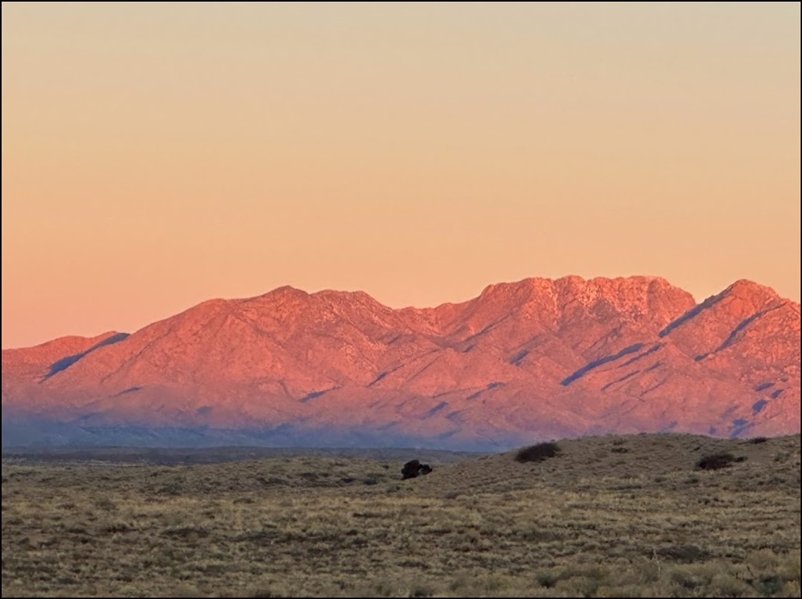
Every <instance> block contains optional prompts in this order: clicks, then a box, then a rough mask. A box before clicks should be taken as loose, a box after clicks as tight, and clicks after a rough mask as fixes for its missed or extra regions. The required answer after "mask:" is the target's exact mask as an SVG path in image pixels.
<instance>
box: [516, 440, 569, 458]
mask: <svg viewBox="0 0 802 599" xmlns="http://www.w3.org/2000/svg"><path fill="white" fill-rule="evenodd" d="M559 453H560V448H559V447H557V444H556V443H554V442H553V441H548V442H546V443H538V444H537V445H530V446H529V447H524V448H523V449H520V450H518V453H517V454H516V455H515V461H516V462H521V463H523V462H542V461H543V460H545V459H546V458H553V457H555V456H557V455H558V454H559Z"/></svg>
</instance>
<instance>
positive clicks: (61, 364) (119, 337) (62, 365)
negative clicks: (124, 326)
mask: <svg viewBox="0 0 802 599" xmlns="http://www.w3.org/2000/svg"><path fill="white" fill-rule="evenodd" d="M129 336H130V335H129V333H117V334H116V335H112V336H111V337H107V338H106V339H104V340H103V341H99V342H98V343H95V344H94V345H93V346H92V347H90V348H89V349H87V350H86V351H82V352H81V353H79V354H73V355H71V356H65V357H63V358H61V359H59V360H56V361H55V362H53V363H52V364H51V365H50V370H49V371H48V373H47V374H46V375H45V376H43V377H42V380H41V381H39V382H40V383H41V382H42V381H46V380H47V379H49V378H50V377H51V376H53V375H54V374H58V373H59V372H61V371H63V370H67V368H69V367H70V366H72V365H73V364H75V363H76V362H77V361H78V360H80V359H81V358H83V357H84V356H86V355H87V354H91V353H92V352H93V351H95V350H96V349H100V348H101V347H105V346H107V345H112V344H113V343H119V342H120V341H125V340H126V339H127V338H128V337H129Z"/></svg>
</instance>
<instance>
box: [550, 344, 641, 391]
mask: <svg viewBox="0 0 802 599" xmlns="http://www.w3.org/2000/svg"><path fill="white" fill-rule="evenodd" d="M644 345H646V344H645V343H634V344H632V345H630V346H628V347H625V348H624V349H622V350H621V351H619V352H617V353H615V354H613V355H611V356H603V357H601V358H599V359H598V360H593V361H592V362H588V363H587V364H585V365H584V366H583V367H582V368H580V369H579V370H577V371H576V372H575V373H573V374H570V375H568V376H567V377H565V378H564V379H563V380H562V381H561V382H560V384H561V385H562V386H563V387H567V386H568V385H570V384H571V383H573V382H574V381H575V380H576V379H578V378H581V377H583V376H585V375H586V374H587V373H588V372H590V371H591V370H593V369H594V368H597V367H599V366H601V365H602V364H607V362H613V361H615V360H617V359H618V358H620V357H622V356H626V355H627V354H631V353H634V352H636V351H639V350H640V349H641V348H642V347H643V346H644Z"/></svg>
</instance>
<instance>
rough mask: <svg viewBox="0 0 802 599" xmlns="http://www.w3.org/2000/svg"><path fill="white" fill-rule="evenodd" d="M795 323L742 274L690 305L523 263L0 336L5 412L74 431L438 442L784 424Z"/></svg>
mask: <svg viewBox="0 0 802 599" xmlns="http://www.w3.org/2000/svg"><path fill="white" fill-rule="evenodd" d="M799 322H800V317H799V306H798V304H795V303H794V302H789V301H788V300H784V299H782V298H780V297H779V296H778V295H777V294H776V293H775V292H774V291H773V290H771V289H769V288H767V287H764V286H762V285H758V284H756V283H753V282H750V281H743V280H742V281H736V282H735V283H733V284H732V285H730V286H729V287H727V288H726V289H725V290H723V291H722V292H721V293H719V294H717V295H715V296H711V297H710V298H707V299H706V300H705V301H704V302H701V303H698V304H697V303H696V302H695V301H694V299H693V297H692V296H691V295H690V294H689V293H687V292H686V291H684V290H682V289H680V288H677V287H674V286H672V285H671V284H670V283H669V282H668V281H666V280H665V279H663V278H661V277H646V276H632V277H617V278H604V277H597V278H592V279H584V278H582V277H577V276H570V277H563V278H560V279H556V280H553V279H545V278H538V277H533V278H527V279H523V280H521V281H517V282H511V283H497V284H493V285H488V286H487V287H485V288H484V289H483V290H482V291H481V293H480V294H479V295H478V296H476V297H474V298H472V299H470V300H468V301H465V302H461V303H456V304H449V303H446V304H441V305H439V306H436V307H431V308H403V309H392V308H390V307H388V306H385V305H383V304H381V303H380V302H378V301H376V300H375V299H374V298H372V297H371V296H370V295H368V294H367V293H365V292H362V291H335V290H330V289H326V290H321V291H316V292H314V293H307V292H306V291H303V290H300V289H295V288H293V287H290V286H283V287H279V288H277V289H274V290H272V291H269V292H267V293H265V294H263V295H259V296H256V297H251V298H245V299H230V300H223V299H215V300H209V301H206V302H202V303H200V304H198V305H196V306H194V307H192V308H189V309H188V310H185V311H183V312H181V313H180V314H177V315H175V316H172V317H169V318H166V319H163V320H161V321H158V322H154V323H152V324H150V325H148V326H146V327H143V328H142V329H140V330H138V331H136V332H134V333H133V334H131V335H126V334H121V333H115V332H109V333H106V334H104V335H100V336H98V337H94V338H91V339H87V338H80V337H67V338H62V339H57V340H53V341H51V342H48V343H45V344H42V345H39V346H36V347H32V348H23V349H13V350H4V351H3V378H2V387H3V418H4V423H5V422H6V421H7V420H8V419H9V418H39V419H42V418H44V419H48V420H51V421H56V422H61V423H70V424H69V426H70V427H73V429H70V430H72V431H73V432H72V433H70V434H76V435H79V436H80V434H83V433H81V432H80V431H86V430H89V429H91V430H93V431H96V430H112V428H113V427H126V426H128V427H131V426H137V427H145V428H147V429H148V430H150V429H154V430H155V429H157V428H160V427H162V428H163V427H173V428H175V427H183V428H189V429H193V430H196V429H197V430H209V429H214V430H258V431H274V433H270V434H274V435H278V434H279V433H278V432H275V431H288V430H291V431H294V432H293V433H292V435H290V437H289V439H290V441H291V440H292V439H295V438H297V439H298V441H299V442H302V439H304V438H305V437H304V435H312V436H313V437H314V438H320V439H329V440H330V442H331V443H334V442H335V439H339V441H337V442H339V443H342V442H345V441H343V439H345V440H349V441H348V442H349V443H350V442H357V441H355V439H362V440H363V441H364V442H365V443H368V444H370V443H374V442H376V439H378V440H382V441H388V442H389V441H390V440H393V441H394V442H402V441H403V440H410V439H411V440H417V441H416V442H418V441H420V442H423V443H427V444H429V445H439V446H442V447H479V446H482V447H484V446H486V445H488V444H489V445H493V444H498V443H501V444H505V443H509V444H515V443H518V442H526V441H528V440H531V439H533V438H540V437H555V436H571V435H581V434H588V433H600V432H640V431H657V430H676V431H687V432H697V433H705V434H714V435H726V436H743V435H751V434H755V435H756V434H764V435H770V434H780V433H789V432H798V431H799V393H800V391H799V388H800V382H799V354H800V352H799V345H800V341H799V330H800V326H799ZM65 426H66V424H65ZM74 427H78V429H77V430H78V432H75V430H74ZM87 427H89V428H87ZM109 427H111V428H109ZM115 430H117V429H115ZM93 434H94V433H93ZM264 434H267V433H264ZM282 434H284V435H285V437H284V438H285V439H286V438H287V437H286V435H287V434H289V433H286V432H285V433H282ZM68 436H69V435H68ZM271 438H272V437H271ZM366 439H367V440H366ZM494 446H495V445H494Z"/></svg>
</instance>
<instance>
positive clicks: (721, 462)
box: [696, 453, 746, 470]
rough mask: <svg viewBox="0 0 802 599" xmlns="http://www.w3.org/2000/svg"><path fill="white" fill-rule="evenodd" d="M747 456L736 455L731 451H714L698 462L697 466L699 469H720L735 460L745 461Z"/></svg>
mask: <svg viewBox="0 0 802 599" xmlns="http://www.w3.org/2000/svg"><path fill="white" fill-rule="evenodd" d="M744 460H746V458H745V457H743V456H740V457H737V458H736V457H735V456H734V455H732V454H731V453H714V454H711V455H706V456H704V457H702V458H700V459H699V461H698V462H696V468H697V469H699V470H719V469H721V468H728V467H729V466H730V465H732V463H733V462H743V461H744Z"/></svg>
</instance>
